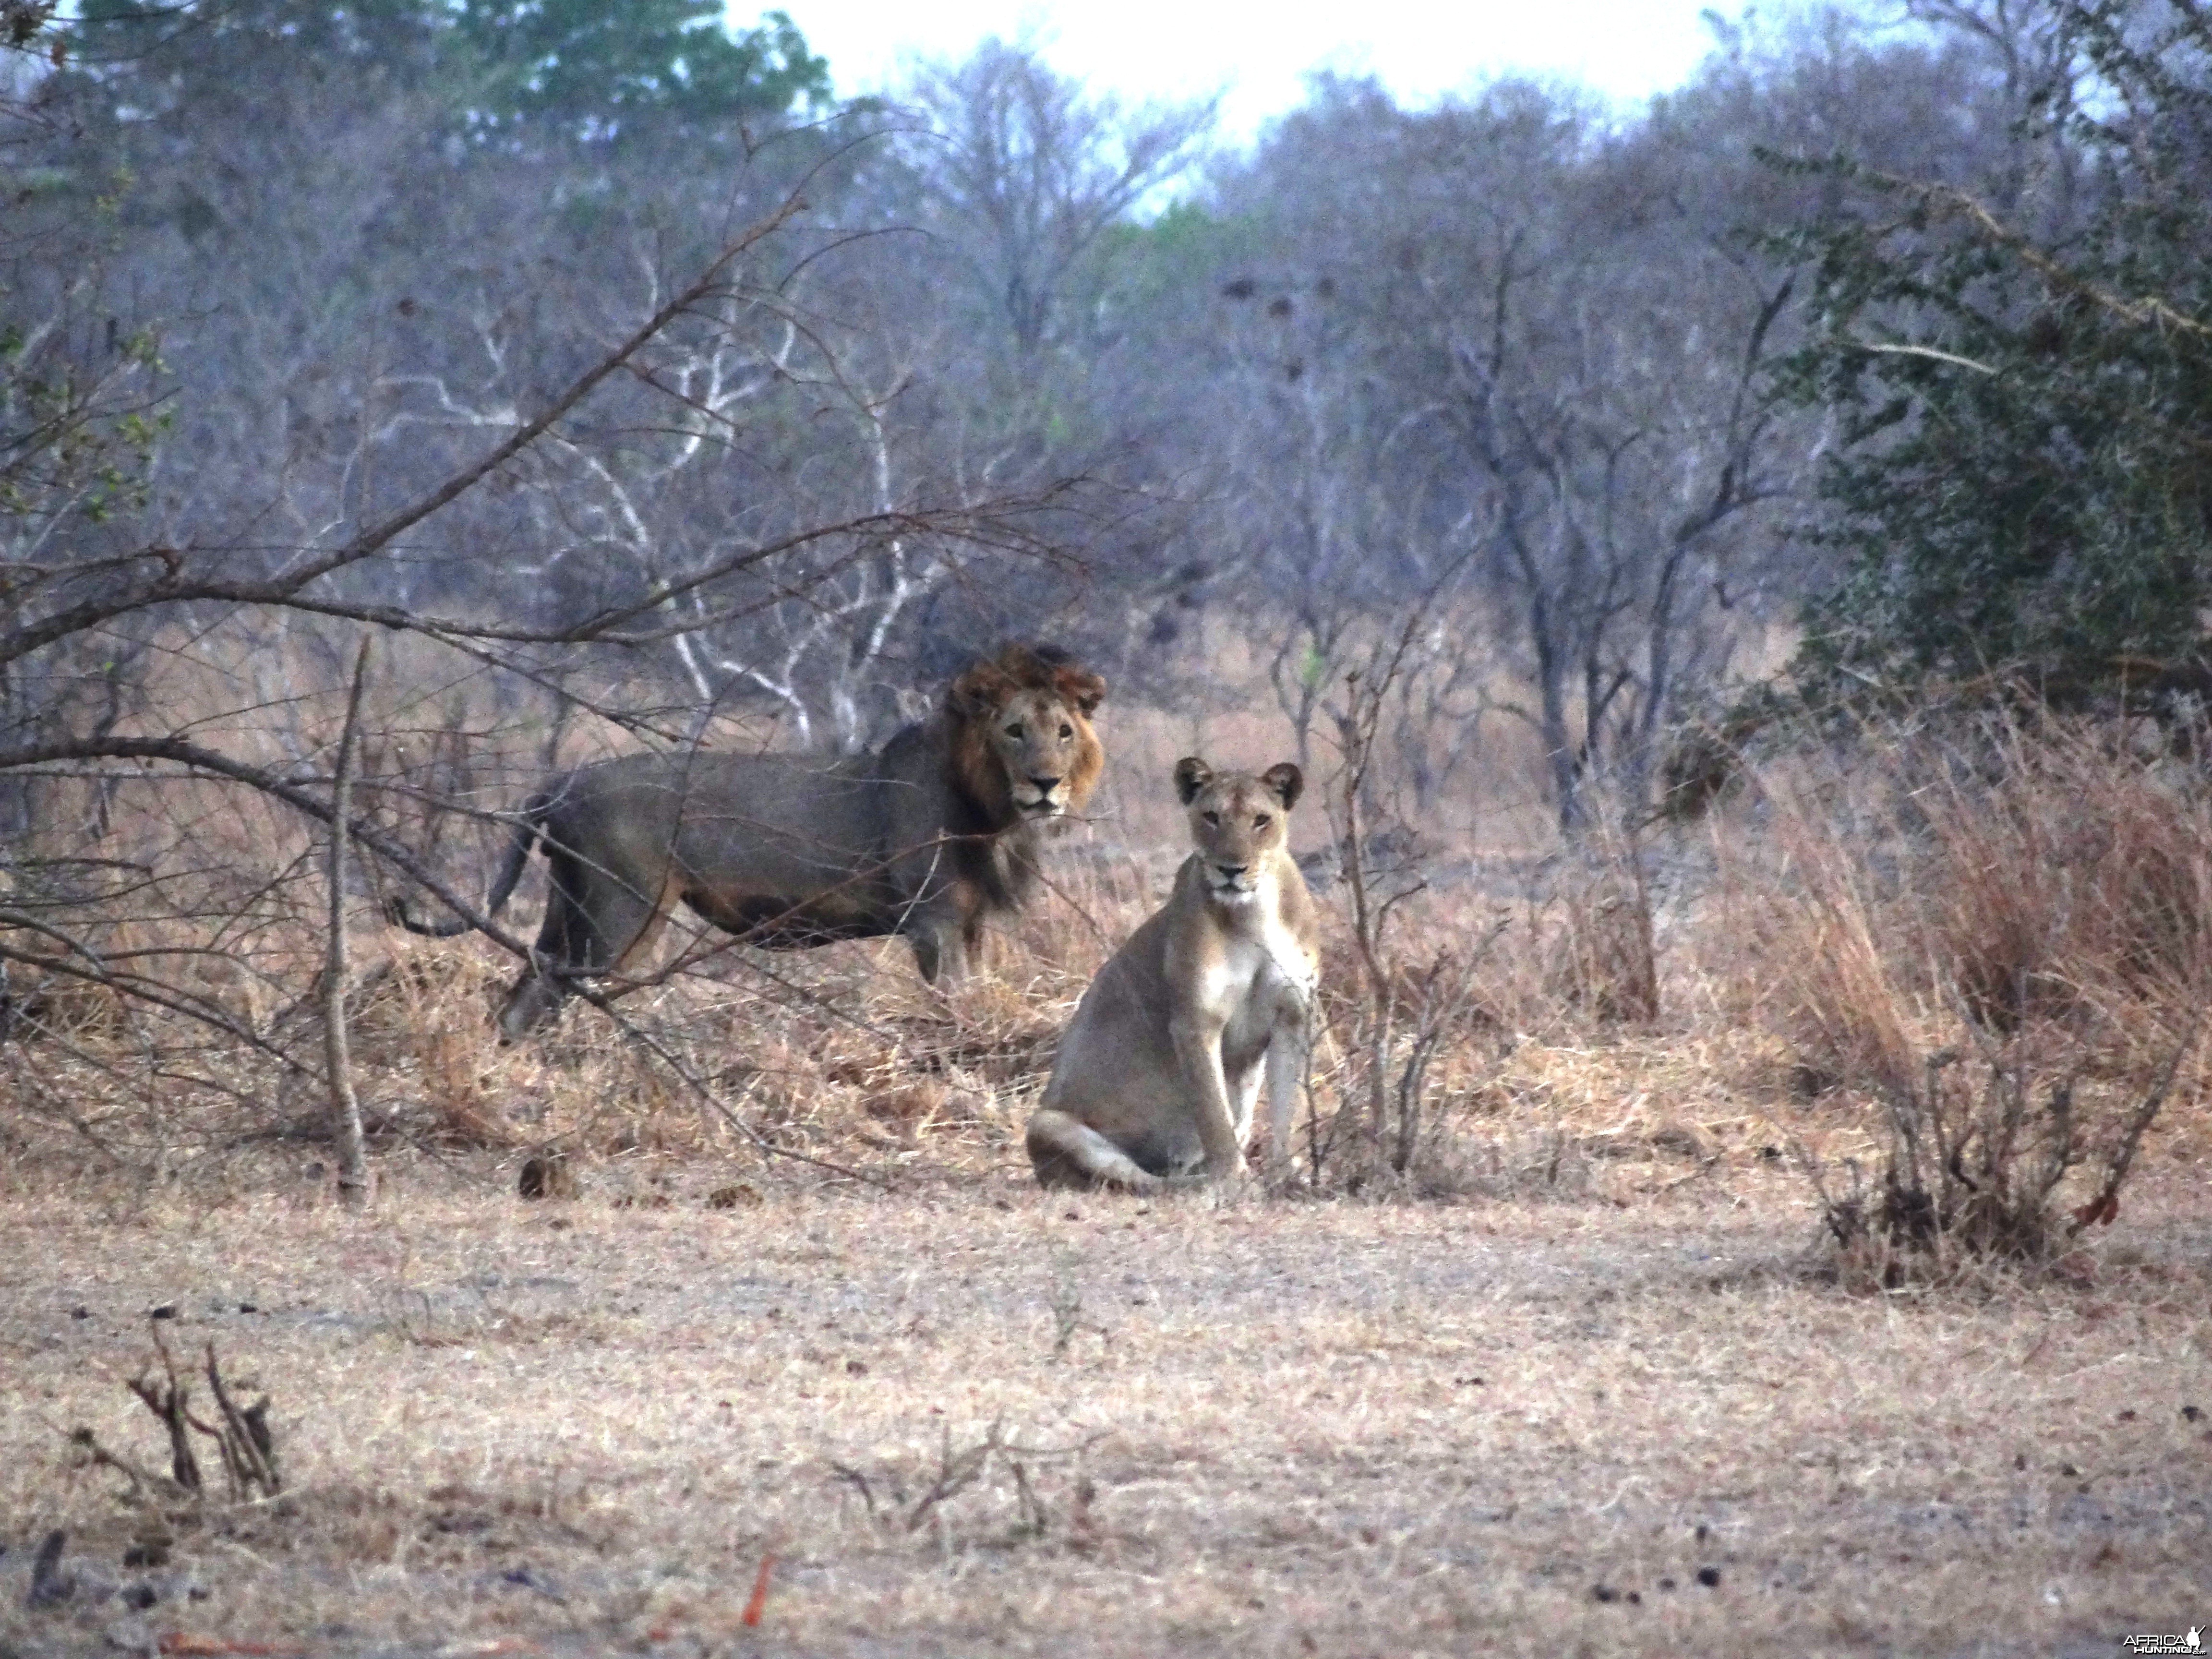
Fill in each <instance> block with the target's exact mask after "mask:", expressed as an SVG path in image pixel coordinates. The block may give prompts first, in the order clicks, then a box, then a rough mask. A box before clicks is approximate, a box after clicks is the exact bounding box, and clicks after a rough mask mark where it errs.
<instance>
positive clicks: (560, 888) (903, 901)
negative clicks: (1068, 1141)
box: [386, 646, 1106, 1042]
mask: <svg viewBox="0 0 2212 1659" xmlns="http://www.w3.org/2000/svg"><path fill="white" fill-rule="evenodd" d="M1105 695H1106V682H1105V681H1103V679H1101V678H1098V676H1097V675H1096V674H1092V673H1090V672H1088V671H1085V670H1084V669H1083V668H1080V667H1079V666H1077V665H1075V664H1074V663H1073V661H1072V660H1071V659H1069V658H1068V657H1067V656H1066V654H1065V653H1061V652H1059V651H1056V650H1052V649H1050V648H1034V649H1033V648H1031V647H1026V646H1013V647H1008V648H1007V649H1006V650H1005V651H1003V652H1001V653H1000V654H999V656H998V657H997V659H994V660H982V661H978V662H975V663H974V664H972V665H969V667H968V668H967V669H965V670H964V671H962V672H961V673H960V674H959V675H957V677H955V678H954V679H953V680H952V682H951V684H950V685H949V686H947V687H946V689H945V696H944V701H943V702H942V703H941V704H940V705H939V708H938V709H937V711H936V712H935V713H934V714H933V715H932V716H931V717H930V718H929V719H928V720H924V721H921V722H920V723H919V724H916V725H914V726H908V727H906V728H905V729H904V730H903V731H902V732H898V733H897V734H896V736H894V737H893V738H891V740H890V742H889V743H887V744H884V747H883V748H882V749H881V750H879V751H878V752H876V753H874V754H867V755H859V756H854V757H845V758H831V757H823V756H808V755H776V754H755V755H731V754H714V753H708V752H704V751H694V752H689V753H684V754H676V755H633V756H629V757H625V758H623V759H621V760H611V761H601V762H599V763H596V764H593V765H589V766H580V767H578V768H576V769H574V771H571V772H568V773H566V774H564V775H562V776H560V777H557V778H555V779H554V780H552V781H550V782H549V783H548V784H547V785H546V786H545V787H544V788H543V789H540V790H539V791H538V793H536V794H534V795H532V796H531V797H530V799H528V800H527V801H526V802H525V803H524V805H523V807H522V809H521V811H520V813H518V814H517V815H516V818H515V822H514V832H513V840H512V842H511V843H510V845H509V846H508V848H507V859H506V861H505V862H504V863H503V864H502V865H501V867H500V871H499V874H498V877H497V878H496V879H495V881H494V882H493V884H492V889H491V894H490V896H489V898H488V899H487V900H486V901H485V904H484V908H485V911H486V913H487V914H488V915H497V914H498V912H499V909H500V907H501V905H503V904H505V903H506V902H507V896H508V895H509V894H511V893H512V892H513V890H514V887H515V884H516V882H518V881H519V880H520V878H521V876H522V871H523V867H524V866H525V864H526V862H527V861H528V859H529V856H530V849H531V848H532V845H533V844H538V845H542V846H543V847H544V850H545V857H546V862H547V864H548V866H549V871H550V878H551V879H550V892H549V895H548V898H547V902H546V906H545V920H544V925H543V926H542V927H540V929H539V930H538V945H537V948H536V950H535V951H533V952H532V957H533V960H532V963H531V964H530V966H529V967H528V968H527V969H525V971H524V973H523V975H522V976H521V978H520V979H519V980H517V981H515V985H514V988H513V990H512V991H511V992H510V993H509V994H508V995H507V1003H506V1006H504V1007H503V1008H502V1009H501V1012H500V1016H499V1029H500V1034H501V1036H502V1037H503V1038H505V1039H506V1040H507V1041H508V1042H513V1041H514V1040H516V1039H517V1038H519V1037H520V1036H523V1035H524V1034H525V1033H526V1032H527V1031H529V1030H531V1029H532V1027H534V1026H536V1025H537V1024H539V1023H540V1022H542V1021H543V1020H544V1019H545V1018H547V1017H548V1016H550V1014H551V1013H552V1012H554V1011H555V1010H556V1008H558V1007H559V1006H561V1003H562V999H564V998H565V997H566V996H567V995H568V992H569V989H570V987H571V984H572V981H574V980H576V979H579V978H582V977H588V976H592V975H603V974H607V973H611V972H616V973H618V972H622V971H624V970H626V969H629V968H631V967H633V966H634V965H635V963H637V962H638V961H639V960H640V959H641V958H642V957H644V956H645V955H646V953H647V951H650V950H651V948H652V945H653V939H654V937H655V936H656V935H657V934H658V933H659V930H660V927H661V926H662V924H663V923H664V922H665V921H666V920H667V918H668V915H669V914H670V912H671V911H672V910H673V909H674V908H676V905H677V903H678V902H679V901H680V902H683V903H685V904H688V905H690V907H691V908H692V909H693V910H695V911H696V912H697V913H698V914H699V915H701V916H702V917H703V918H704V919H705V920H707V921H710V922H712V923H714V925H715V926H716V927H720V928H723V929H725V930H726V931H727V932H730V933H735V934H737V935H738V936H739V938H741V939H743V940H744V942H745V943H746V944H749V945H768V946H771V947H775V948H779V949H781V948H799V947H803V946H806V945H823V944H827V943H829V941H831V940H833V939H875V938H880V937H882V936H884V935H885V934H890V933H901V934H903V935H905V936H906V938H907V939H908V940H909V941H910V942H911V943H912V945H913V946H914V955H915V963H917V964H918V965H919V966H920V968H921V976H922V977H923V978H924V979H925V980H927V981H932V982H935V981H937V980H938V979H939V978H940V977H945V976H957V975H958V974H959V972H960V971H961V969H963V966H964V963H965V958H966V954H967V952H968V951H970V950H972V949H973V948H974V947H975V945H976V943H977V942H978V940H979V939H980V936H981V930H982V925H983V921H984V919H985V918H986V917H987V916H988V915H993V914H994V913H997V912H1004V911H1012V910H1014V909H1017V908H1019V907H1020V906H1021V905H1022V904H1023V903H1024V902H1026V901H1027V900H1028V898H1029V897H1030V895H1031V893H1032V892H1033V891H1034V890H1035V888H1036V881H1037V866H1036V859H1037V853H1038V849H1039V844H1040V839H1041V836H1042V824H1043V823H1044V822H1045V821H1046V820H1048V819H1052V818H1056V817H1060V816H1062V815H1063V814H1065V813H1067V812H1069V811H1074V810H1077V809H1079V808H1080V807H1081V806H1082V805H1083V804H1084V802H1085V799H1088V798H1089V796H1090V794H1091V789H1092V788H1093V787H1095V786H1096V785H1097V781H1098V775H1099V773H1100V771H1101V770H1102V769H1103V766H1104V762H1105V757H1104V752H1103V750H1101V749H1100V747H1099V744H1098V736H1097V732H1094V731H1093V730H1092V729H1091V712H1092V711H1093V710H1094V709H1096V708H1097V707H1098V704H1099V702H1100V700H1101V699H1102V698H1103V697H1104V696H1105ZM386 913H387V915H390V917H391V919H392V921H396V922H398V923H399V924H400V925H401V926H402V927H406V928H408V929H410V931H412V932H414V933H428V934H430V935H432V936H434V937H436V938H451V937H452V936H453V935H454V934H457V933H465V932H467V931H468V928H469V926H470V924H469V923H468V922H467V921H454V922H447V923H443V924H439V925H435V926H434V925H431V924H428V923H425V922H422V921H416V919H415V918H414V916H412V915H410V913H409V911H408V908H407V906H406V904H405V902H404V901H402V900H398V899H395V900H393V901H392V903H391V904H390V905H389V906H388V907H387V910H386Z"/></svg>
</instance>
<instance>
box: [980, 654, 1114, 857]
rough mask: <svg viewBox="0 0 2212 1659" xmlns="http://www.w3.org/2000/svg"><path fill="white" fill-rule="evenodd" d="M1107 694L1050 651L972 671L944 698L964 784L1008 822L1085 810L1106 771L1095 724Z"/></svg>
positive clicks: (1006, 657) (1001, 658)
mask: <svg viewBox="0 0 2212 1659" xmlns="http://www.w3.org/2000/svg"><path fill="white" fill-rule="evenodd" d="M1105 696H1106V682H1105V681H1104V680H1103V679H1101V678H1098V676H1097V675H1096V674H1093V673H1091V672H1089V671H1087V670H1085V669H1084V668H1081V667H1079V666H1078V665H1076V663H1075V662H1074V660H1073V659H1071V658H1070V657H1068V656H1067V655H1066V653H1064V652H1060V651H1057V650H1054V649H1052V648H1051V647H1040V648H1037V649H1032V648H1030V647H1028V646H1022V645H1016V646H1009V647H1007V648H1006V650H1004V651H1002V652H1000V653H999V655H998V656H997V657H996V658H995V659H991V660H987V661H983V662H978V663H975V664H973V665H970V666H969V667H968V668H967V669H966V670H964V671H963V672H962V673H961V674H960V675H959V676H958V677H957V678H955V679H954V680H953V682H952V684H951V685H950V686H949V687H947V688H946V690H945V712H946V713H947V714H949V715H950V716H951V723H952V727H953V751H952V752H953V764H954V767H955V769H957V773H958V775H959V779H960V782H961V784H962V786H963V787H964V788H965V789H966V790H967V791H968V793H969V794H970V795H971V796H973V797H974V798H975V802H976V804H977V805H980V806H981V807H983V808H984V809H985V810H986V811H988V812H989V813H990V815H991V816H992V817H994V818H996V819H1000V820H1001V821H1006V822H1012V821H1014V820H1016V819H1019V818H1056V817H1060V816H1062V815H1063V814H1065V813H1067V812H1072V811H1079V810H1080V808H1081V807H1082V805H1083V803H1084V802H1085V801H1086V800H1087V799H1090V797H1091V789H1092V788H1093V787H1095V786H1096V785H1097V781H1098V775H1099V773H1100V772H1102V771H1103V769H1105V764H1106V753H1105V750H1103V749H1101V748H1100V747H1099V744H1098V734H1097V732H1094V731H1093V730H1092V729H1091V711H1092V710H1093V709H1095V708H1097V707H1098V704H1099V702H1101V701H1102V700H1103V698H1104V697H1105Z"/></svg>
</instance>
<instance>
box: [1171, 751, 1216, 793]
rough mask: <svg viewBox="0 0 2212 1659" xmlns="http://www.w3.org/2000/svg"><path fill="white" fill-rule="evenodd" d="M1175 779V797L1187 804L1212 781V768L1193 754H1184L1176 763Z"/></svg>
mask: <svg viewBox="0 0 2212 1659" xmlns="http://www.w3.org/2000/svg"><path fill="white" fill-rule="evenodd" d="M1175 780H1176V799H1177V800H1179V801H1181V802H1182V804H1183V805H1185V806H1188V805H1190V804H1191V802H1193V801H1194V800H1196V799H1198V792H1199V791H1200V790H1201V789H1203V788H1205V787H1206V785H1207V784H1209V783H1212V781H1213V769H1212V767H1210V766H1208V765H1207V764H1206V763H1205V762H1204V761H1202V760H1200V759H1199V757H1197V756H1195V755H1185V756H1184V757H1182V759H1181V760H1179V761H1177V762H1176V769H1175Z"/></svg>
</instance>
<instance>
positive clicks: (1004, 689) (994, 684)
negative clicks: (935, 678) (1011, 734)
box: [945, 662, 1014, 720]
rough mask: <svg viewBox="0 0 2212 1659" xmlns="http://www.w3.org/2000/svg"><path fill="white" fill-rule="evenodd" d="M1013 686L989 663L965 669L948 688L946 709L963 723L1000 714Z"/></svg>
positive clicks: (946, 688)
mask: <svg viewBox="0 0 2212 1659" xmlns="http://www.w3.org/2000/svg"><path fill="white" fill-rule="evenodd" d="M1013 689H1014V688H1013V683H1012V681H1011V680H1009V679H1007V678H1006V676H1005V675H1004V674H1002V673H1000V671H999V670H998V669H997V668H996V667H995V666H994V665H992V664H990V663H987V662H979V663H976V664H975V665H973V666H972V667H969V668H966V669H963V671H961V672H960V673H959V674H958V675H957V676H956V677H955V678H954V679H953V681H952V684H950V685H948V686H946V687H945V707H946V708H950V709H951V711H952V712H953V713H954V714H957V715H959V716H960V718H961V719H963V720H975V719H976V718H978V717H979V716H981V715H985V714H996V713H998V711H999V708H1000V705H1001V704H1003V703H1004V702H1006V696H1007V694H1008V693H1009V692H1011V691H1012V690H1013Z"/></svg>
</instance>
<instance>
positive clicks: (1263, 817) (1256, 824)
mask: <svg viewBox="0 0 2212 1659" xmlns="http://www.w3.org/2000/svg"><path fill="white" fill-rule="evenodd" d="M1252 827H1253V828H1254V829H1266V828H1267V814H1266V813H1265V812H1262V813H1261V814H1260V816H1259V817H1256V818H1254V819H1253V820H1252Z"/></svg>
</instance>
